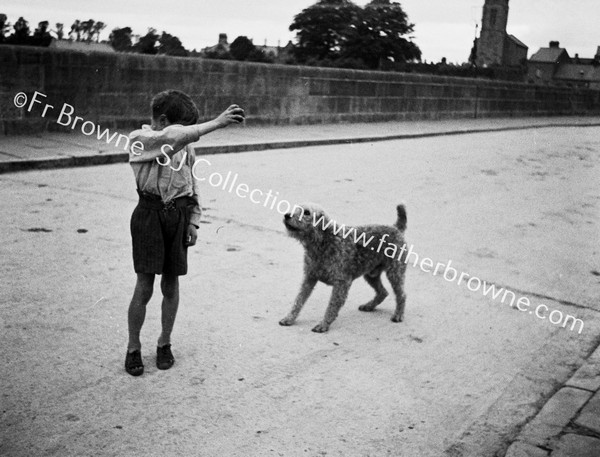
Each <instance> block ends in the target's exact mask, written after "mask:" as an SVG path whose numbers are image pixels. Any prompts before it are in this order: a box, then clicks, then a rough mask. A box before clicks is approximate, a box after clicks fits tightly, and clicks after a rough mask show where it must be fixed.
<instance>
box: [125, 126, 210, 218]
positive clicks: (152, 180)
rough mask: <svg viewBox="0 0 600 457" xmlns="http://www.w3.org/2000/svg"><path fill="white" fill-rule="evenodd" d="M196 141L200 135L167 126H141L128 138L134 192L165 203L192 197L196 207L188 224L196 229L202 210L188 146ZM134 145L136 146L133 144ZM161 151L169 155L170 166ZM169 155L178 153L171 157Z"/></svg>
mask: <svg viewBox="0 0 600 457" xmlns="http://www.w3.org/2000/svg"><path fill="white" fill-rule="evenodd" d="M198 138H199V135H196V134H194V132H190V129H185V128H183V126H181V125H169V126H167V127H165V128H164V129H163V130H152V129H151V128H150V126H149V125H143V126H142V128H141V129H139V130H135V131H133V132H131V133H130V134H129V139H130V143H129V144H130V151H129V163H130V165H131V168H133V174H134V175H135V182H136V184H137V188H138V189H139V190H141V191H142V192H147V193H150V194H155V195H160V197H161V199H162V201H163V202H165V203H167V202H170V201H171V200H174V199H176V198H179V197H191V198H192V199H193V200H194V201H195V203H196V204H195V205H194V206H193V208H192V210H191V213H190V224H194V225H195V226H196V227H198V226H199V224H200V216H201V214H202V209H201V207H200V198H199V194H198V188H197V187H198V184H197V182H196V180H195V179H194V176H193V175H192V169H193V166H194V163H195V161H196V154H195V152H194V150H193V148H192V147H191V146H189V144H190V143H193V142H195V141H198ZM136 141H137V142H139V143H137V144H136V143H135V142H136ZM140 144H141V145H142V147H140ZM171 148H172V149H171ZM161 149H162V151H164V152H166V153H169V155H170V156H171V159H170V162H168V160H167V156H166V155H165V154H163V153H162V152H161ZM172 151H177V152H176V153H175V154H173V155H171V152H172ZM157 160H158V161H160V162H161V163H163V164H164V165H161V164H160V163H159V162H158V161H157Z"/></svg>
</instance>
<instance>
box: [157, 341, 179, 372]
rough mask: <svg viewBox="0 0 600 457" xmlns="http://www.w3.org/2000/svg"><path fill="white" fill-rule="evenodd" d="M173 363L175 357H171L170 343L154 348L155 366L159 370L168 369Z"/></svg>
mask: <svg viewBox="0 0 600 457" xmlns="http://www.w3.org/2000/svg"><path fill="white" fill-rule="evenodd" d="M174 363H175V357H173V353H172V352H171V345H170V344H166V345H164V346H163V347H157V348H156V368H158V369H159V370H168V369H169V368H171V367H172V366H173V364H174Z"/></svg>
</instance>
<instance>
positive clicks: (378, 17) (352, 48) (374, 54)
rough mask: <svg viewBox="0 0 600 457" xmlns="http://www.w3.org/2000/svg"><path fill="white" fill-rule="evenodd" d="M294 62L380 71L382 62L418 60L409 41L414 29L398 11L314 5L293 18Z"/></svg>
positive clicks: (389, 6)
mask: <svg viewBox="0 0 600 457" xmlns="http://www.w3.org/2000/svg"><path fill="white" fill-rule="evenodd" d="M290 30H292V31H293V30H296V31H297V32H296V40H297V45H296V46H295V48H294V51H293V53H294V56H295V57H296V59H297V60H298V62H300V63H310V64H319V62H323V63H324V64H327V65H335V66H348V67H356V68H360V67H363V68H364V67H366V68H380V67H381V65H382V63H383V62H392V61H393V62H410V61H415V60H417V61H418V60H420V58H421V51H420V49H419V48H418V47H417V45H416V44H415V43H413V42H412V41H411V37H410V36H409V35H410V34H411V33H412V32H413V31H414V24H411V23H409V22H408V17H407V16H406V13H405V12H404V10H403V9H402V7H401V5H400V4H399V3H397V2H393V1H391V0H371V2H370V3H368V4H367V5H366V6H365V7H364V8H361V7H359V6H357V5H355V4H354V3H352V2H351V1H349V0H319V1H318V2H317V3H315V4H314V5H312V6H310V7H308V8H306V9H304V10H303V11H302V12H301V13H300V14H298V15H297V16H296V17H295V18H294V22H293V23H292V25H290Z"/></svg>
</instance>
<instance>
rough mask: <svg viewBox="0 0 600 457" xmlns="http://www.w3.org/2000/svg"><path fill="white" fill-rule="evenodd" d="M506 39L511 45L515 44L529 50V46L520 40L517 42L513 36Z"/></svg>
mask: <svg viewBox="0 0 600 457" xmlns="http://www.w3.org/2000/svg"><path fill="white" fill-rule="evenodd" d="M508 39H509V40H511V41H512V42H513V43H515V44H516V45H517V46H520V47H522V48H525V49H529V46H527V45H526V44H525V43H523V42H522V41H521V40H519V39H518V38H517V37H516V36H514V35H511V34H508Z"/></svg>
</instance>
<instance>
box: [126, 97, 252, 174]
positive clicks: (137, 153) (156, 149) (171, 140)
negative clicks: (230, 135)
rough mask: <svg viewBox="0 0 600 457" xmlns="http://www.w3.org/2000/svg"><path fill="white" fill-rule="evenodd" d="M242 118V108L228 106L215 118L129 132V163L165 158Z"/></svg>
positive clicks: (238, 121)
mask: <svg viewBox="0 0 600 457" xmlns="http://www.w3.org/2000/svg"><path fill="white" fill-rule="evenodd" d="M243 120H244V110H243V109H242V108H240V107H239V106H237V105H231V106H230V107H229V108H227V109H226V110H225V111H224V112H223V113H221V114H220V115H219V116H218V117H216V118H215V119H213V120H211V121H208V122H204V123H202V124H194V125H169V126H167V127H165V128H164V129H162V130H151V129H149V128H145V129H139V130H135V131H133V132H131V134H130V135H129V139H130V145H131V147H130V149H129V161H130V162H149V161H151V160H154V159H156V158H157V157H161V158H162V157H164V156H165V155H166V156H168V157H169V158H170V157H172V156H173V155H174V154H175V153H176V152H178V151H180V150H181V149H182V148H183V147H184V146H186V145H188V144H190V143H194V142H196V141H198V140H199V139H200V137H201V136H203V135H206V134H207V133H210V132H213V131H215V130H217V129H220V128H223V127H227V126H228V125H230V124H239V123H240V122H243Z"/></svg>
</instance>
